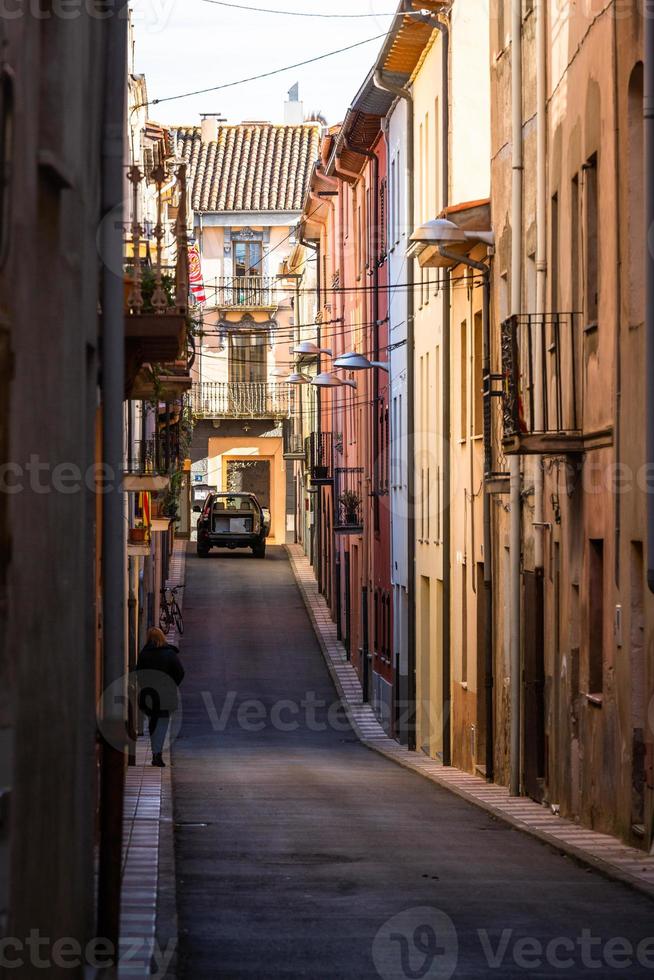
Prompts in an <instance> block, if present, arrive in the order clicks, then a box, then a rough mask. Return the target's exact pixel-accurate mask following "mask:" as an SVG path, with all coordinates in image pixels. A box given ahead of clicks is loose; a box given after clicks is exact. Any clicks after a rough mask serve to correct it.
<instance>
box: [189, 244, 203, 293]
mask: <svg viewBox="0 0 654 980" xmlns="http://www.w3.org/2000/svg"><path fill="white" fill-rule="evenodd" d="M188 281H189V287H190V289H191V292H192V293H193V296H194V297H195V302H196V303H206V302H207V294H206V293H205V291H204V280H203V278H202V265H201V264H200V249H199V248H198V246H197V244H190V245H189V247H188Z"/></svg>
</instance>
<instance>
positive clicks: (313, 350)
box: [291, 340, 332, 357]
mask: <svg viewBox="0 0 654 980" xmlns="http://www.w3.org/2000/svg"><path fill="white" fill-rule="evenodd" d="M291 353H292V354H328V355H329V356H330V357H331V356H332V352H331V350H330V348H329V347H318V345H317V344H314V342H313V341H312V340H303V341H302V342H301V343H299V344H298V345H297V347H293V349H292V351H291Z"/></svg>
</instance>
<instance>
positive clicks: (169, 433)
mask: <svg viewBox="0 0 654 980" xmlns="http://www.w3.org/2000/svg"><path fill="white" fill-rule="evenodd" d="M180 465H181V459H180V441H179V427H178V426H177V425H173V426H169V427H167V428H166V429H164V430H162V432H161V433H159V435H158V436H152V437H151V438H149V439H135V440H133V442H132V443H131V444H130V445H128V446H127V451H126V455H125V472H126V473H129V474H131V475H134V476H159V475H167V474H169V473H172V472H173V471H175V470H177V469H179V466H180Z"/></svg>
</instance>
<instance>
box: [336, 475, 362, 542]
mask: <svg viewBox="0 0 654 980" xmlns="http://www.w3.org/2000/svg"><path fill="white" fill-rule="evenodd" d="M363 475H364V469H363V467H362V466H337V467H336V469H335V470H334V532H335V533H336V534H362V533H363Z"/></svg>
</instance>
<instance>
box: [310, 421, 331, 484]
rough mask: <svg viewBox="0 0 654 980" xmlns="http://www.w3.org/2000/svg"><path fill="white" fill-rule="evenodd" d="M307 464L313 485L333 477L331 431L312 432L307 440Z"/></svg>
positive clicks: (329, 480)
mask: <svg viewBox="0 0 654 980" xmlns="http://www.w3.org/2000/svg"><path fill="white" fill-rule="evenodd" d="M307 443H308V444H307V456H308V460H307V465H308V467H309V472H310V473H311V481H312V483H314V484H315V485H317V486H319V485H321V484H327V483H331V482H332V480H333V479H334V464H333V440H332V434H331V432H312V433H311V435H310V436H309V438H308V440H307Z"/></svg>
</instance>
